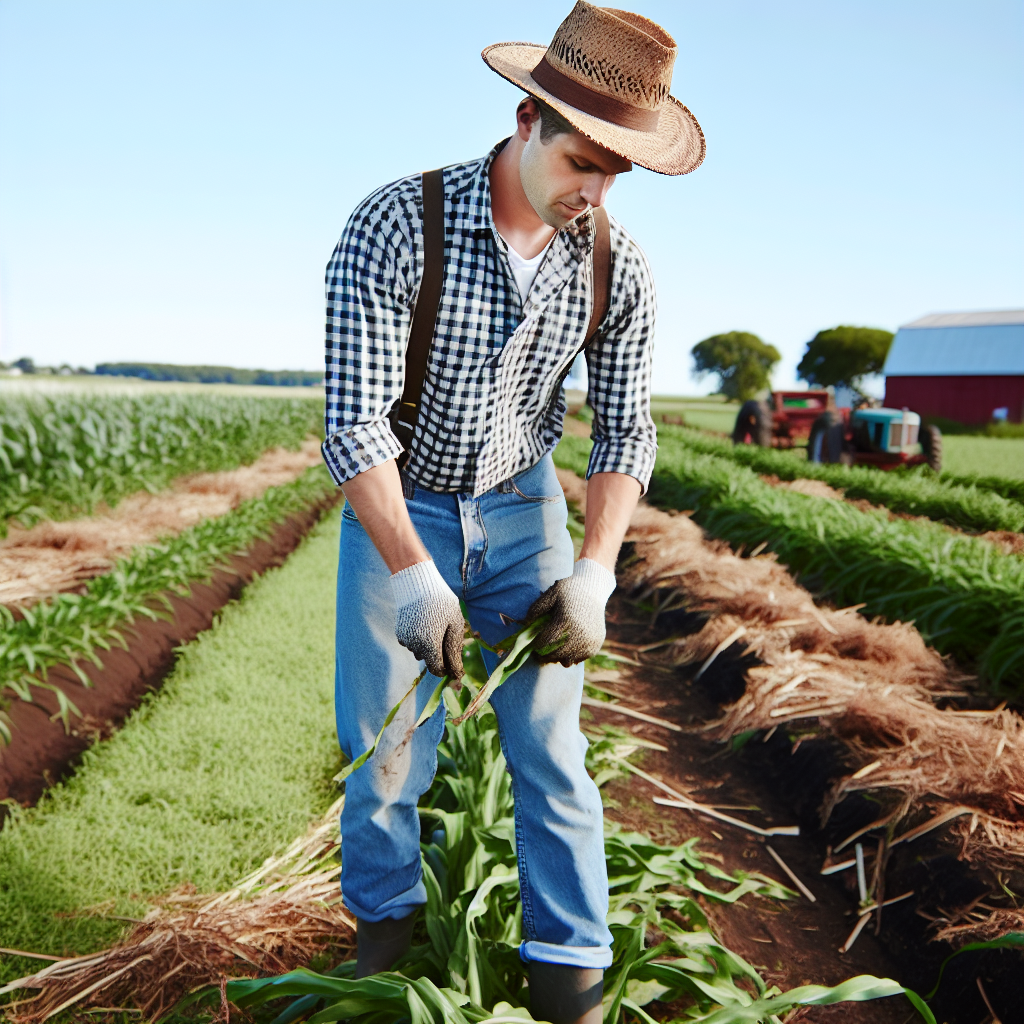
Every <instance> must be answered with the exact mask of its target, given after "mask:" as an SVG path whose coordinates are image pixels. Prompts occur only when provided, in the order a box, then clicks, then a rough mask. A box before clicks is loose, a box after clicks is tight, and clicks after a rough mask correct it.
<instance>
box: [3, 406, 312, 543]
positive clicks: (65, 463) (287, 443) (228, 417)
mask: <svg viewBox="0 0 1024 1024" xmlns="http://www.w3.org/2000/svg"><path fill="white" fill-rule="evenodd" d="M322 419H323V399H322V398H276V397H274V398H254V397H249V396H245V397H236V396H232V395H225V394H194V393H179V394H173V393H172V394H166V393H156V394H145V395H138V394H136V395H132V394H118V395H104V394H89V393H77V394H76V393H66V394H61V395H57V396H53V397H48V396H46V395H6V396H4V397H3V398H2V399H0V536H3V535H4V534H5V533H6V528H7V521H8V520H9V519H11V518H12V517H17V518H18V519H19V520H20V521H21V522H22V523H24V524H26V525H28V524H30V523H31V522H33V521H35V520H37V519H40V518H43V517H47V518H51V519H67V518H70V517H72V516H75V515H80V514H82V513H88V512H92V511H93V510H94V509H95V508H96V507H97V506H98V505H99V504H100V503H106V504H107V505H111V506H113V505H114V504H116V503H117V501H118V500H120V499H121V498H123V497H124V496H125V495H127V494H134V493H135V492H136V491H140V490H148V491H152V492H155V491H158V490H161V489H163V488H164V487H166V486H167V485H168V484H169V483H170V482H171V480H173V479H174V478H175V477H179V476H183V475H184V474H186V473H195V472H200V471H204V472H210V471H214V470H222V469H235V468H237V467H238V466H243V465H248V464H249V463H250V462H253V461H254V460H255V459H257V458H258V457H259V456H260V455H262V454H263V452H265V451H266V450H267V449H269V448H274V447H278V446H281V447H285V448H291V449H293V450H294V449H297V448H298V447H299V444H300V443H301V442H302V440H303V439H304V438H305V437H307V436H308V435H309V434H310V433H314V434H316V433H318V434H320V435H321V436H322V435H323V425H322Z"/></svg>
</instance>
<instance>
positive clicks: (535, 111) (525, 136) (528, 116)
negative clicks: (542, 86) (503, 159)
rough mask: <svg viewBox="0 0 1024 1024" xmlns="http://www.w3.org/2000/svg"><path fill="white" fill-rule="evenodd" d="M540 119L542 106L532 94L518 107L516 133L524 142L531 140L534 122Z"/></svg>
mask: <svg viewBox="0 0 1024 1024" xmlns="http://www.w3.org/2000/svg"><path fill="white" fill-rule="evenodd" d="M539 120H540V107H538V106H537V101H536V100H535V99H534V98H533V97H532V96H527V97H526V99H525V100H522V101H521V102H520V104H519V106H518V107H516V133H517V134H518V136H519V138H520V139H522V140H523V142H529V141H530V132H531V130H532V127H533V124H534V123H535V122H536V121H539Z"/></svg>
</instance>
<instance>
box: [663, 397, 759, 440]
mask: <svg viewBox="0 0 1024 1024" xmlns="http://www.w3.org/2000/svg"><path fill="white" fill-rule="evenodd" d="M738 411H739V403H738V402H727V401H726V400H725V399H724V398H721V397H719V396H717V395H706V396H704V397H703V398H683V397H679V396H677V395H654V396H653V397H652V398H651V415H652V416H653V417H654V421H655V423H663V422H664V420H663V417H664V416H668V417H669V418H670V419H671V418H672V417H675V416H682V417H683V425H685V426H687V427H696V428H697V429H698V430H709V431H711V432H712V433H715V434H731V433H732V428H733V427H734V426H735V425H736V413H737V412H738Z"/></svg>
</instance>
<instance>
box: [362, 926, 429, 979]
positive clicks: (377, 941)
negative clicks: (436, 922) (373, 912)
mask: <svg viewBox="0 0 1024 1024" xmlns="http://www.w3.org/2000/svg"><path fill="white" fill-rule="evenodd" d="M415 921H416V915H415V914H414V913H413V914H409V915H408V916H406V917H403V918H401V919H400V920H398V921H396V920H395V919H394V918H393V917H386V918H384V920H383V921H363V920H361V919H359V918H356V977H357V978H368V977H369V976H370V975H371V974H380V972H381V971H390V970H391V968H392V967H394V966H395V964H396V963H397V962H398V961H399V960H400V959H401V958H402V957H403V956H404V955H405V954H406V952H408V949H409V944H410V942H411V941H412V926H413V924H414V922H415Z"/></svg>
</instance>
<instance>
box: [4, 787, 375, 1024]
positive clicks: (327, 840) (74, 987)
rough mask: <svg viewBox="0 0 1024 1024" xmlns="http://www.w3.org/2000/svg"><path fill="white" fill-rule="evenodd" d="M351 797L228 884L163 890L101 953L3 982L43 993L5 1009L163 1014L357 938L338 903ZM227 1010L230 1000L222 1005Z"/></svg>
mask: <svg viewBox="0 0 1024 1024" xmlns="http://www.w3.org/2000/svg"><path fill="white" fill-rule="evenodd" d="M343 801H344V797H342V798H341V799H340V800H338V801H337V802H336V803H335V804H334V806H333V807H331V809H330V810H329V811H328V812H327V813H326V814H325V815H324V817H323V819H322V820H321V822H320V823H319V824H318V825H317V826H316V827H315V828H313V829H312V830H310V832H309V833H308V834H307V835H306V836H304V837H303V838H302V839H299V840H297V841H296V842H295V843H293V844H292V845H291V846H290V847H289V848H288V850H286V851H285V853H284V854H282V855H281V856H280V857H276V858H272V859H270V860H268V861H266V863H264V864H263V865H262V867H260V869H259V870H258V871H256V872H254V873H253V874H251V875H249V876H248V877H247V878H244V879H242V881H240V882H239V883H238V884H237V885H236V886H235V887H234V888H232V889H230V890H229V891H228V892H224V893H218V894H216V895H213V896H201V895H197V894H195V893H194V892H189V891H185V890H182V891H179V892H176V893H172V894H171V895H169V896H166V897H164V898H163V899H161V900H160V901H159V902H158V904H157V905H156V907H155V908H154V909H153V910H152V911H151V912H150V913H149V914H147V915H146V917H145V919H144V920H142V921H140V922H139V923H138V924H137V925H136V926H135V927H134V928H133V929H132V931H131V933H130V934H129V935H128V936H127V938H126V939H125V940H124V941H123V942H122V943H120V944H118V945H117V946H115V947H113V948H112V949H107V950H104V951H102V952H100V953H96V954H92V955H87V956H80V957H74V958H72V959H68V960H58V961H57V962H55V963H53V964H51V965H50V966H48V967H45V968H43V969H42V970H41V971H38V972H37V973H36V974H33V975H31V976H29V977H27V978H19V979H18V980H17V981H14V982H12V983H11V984H9V985H7V986H5V987H4V988H3V989H0V995H2V994H4V993H6V992H14V991H17V990H21V989H28V990H32V989H38V990H39V994H38V995H36V996H34V997H32V998H29V999H27V1000H21V1001H19V1002H17V1003H8V1004H6V1005H5V1007H4V1010H5V1012H6V1013H7V1016H8V1018H9V1019H10V1020H11V1021H12V1022H13V1024H38V1022H40V1021H44V1020H47V1019H48V1018H50V1017H53V1016H56V1015H57V1014H58V1013H61V1012H62V1011H64V1010H66V1009H69V1008H71V1007H77V1006H136V1007H138V1008H139V1009H140V1010H141V1011H142V1019H143V1020H159V1019H160V1018H161V1016H163V1014H165V1013H166V1012H167V1011H168V1010H170V1009H171V1008H172V1007H173V1006H174V1005H175V1004H176V1003H177V1002H178V1001H179V1000H180V999H181V998H182V997H183V996H185V995H186V994H188V993H189V992H192V991H194V990H196V989H198V988H201V987H203V986H206V985H217V984H221V985H222V986H223V983H224V979H225V978H226V977H240V976H245V975H249V976H259V975H268V974H281V973H284V972H286V971H290V970H293V969H295V968H296V967H300V966H306V965H307V964H308V963H309V961H310V958H311V957H312V956H314V955H315V954H316V953H318V952H321V951H322V950H323V949H324V948H325V945H327V944H330V946H332V947H333V948H334V949H335V950H339V949H340V950H345V949H351V948H353V947H354V945H355V923H354V922H353V921H352V920H351V918H350V917H349V916H348V915H347V914H346V913H345V910H344V908H343V907H342V905H341V891H340V889H339V887H338V876H339V875H340V873H341V862H340V859H339V857H338V842H339V834H338V815H339V814H340V812H341V806H342V803H343ZM225 1010H226V1006H225Z"/></svg>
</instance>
